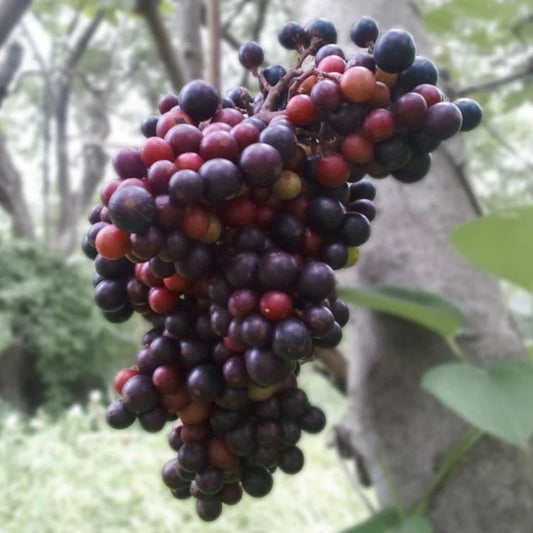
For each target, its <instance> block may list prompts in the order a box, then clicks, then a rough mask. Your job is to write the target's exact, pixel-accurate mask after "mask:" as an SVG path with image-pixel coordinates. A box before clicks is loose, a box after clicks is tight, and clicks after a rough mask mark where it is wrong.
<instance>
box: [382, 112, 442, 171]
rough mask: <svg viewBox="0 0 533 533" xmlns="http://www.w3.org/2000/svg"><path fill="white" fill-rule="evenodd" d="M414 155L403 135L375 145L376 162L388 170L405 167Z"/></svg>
mask: <svg viewBox="0 0 533 533" xmlns="http://www.w3.org/2000/svg"><path fill="white" fill-rule="evenodd" d="M436 105H440V104H436ZM433 107H435V106H433ZM412 155H413V150H412V149H411V147H410V146H409V143H408V142H407V141H406V140H405V137H403V136H402V135H395V136H394V137H392V138H390V139H389V140H387V141H384V142H381V143H378V144H376V145H375V146H374V157H375V160H376V163H379V164H380V165H381V166H382V167H383V168H384V170H387V171H391V170H396V169H397V168H400V167H403V166H404V165H405V164H406V163H407V162H408V161H409V159H410V158H411V156H412Z"/></svg>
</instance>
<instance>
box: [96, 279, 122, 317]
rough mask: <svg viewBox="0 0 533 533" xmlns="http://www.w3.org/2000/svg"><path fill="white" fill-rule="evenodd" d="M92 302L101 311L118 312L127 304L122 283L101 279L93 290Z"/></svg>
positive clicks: (119, 280)
mask: <svg viewBox="0 0 533 533" xmlns="http://www.w3.org/2000/svg"><path fill="white" fill-rule="evenodd" d="M94 301H95V302H96V305H97V306H98V307H99V308H100V309H102V310H103V311H108V312H109V311H118V310H119V309H121V308H122V307H124V306H125V305H126V303H127V302H128V294H127V292H126V285H125V283H124V281H123V280H122V279H118V280H114V279H103V280H102V281H101V282H100V283H98V285H97V286H96V287H95V289H94Z"/></svg>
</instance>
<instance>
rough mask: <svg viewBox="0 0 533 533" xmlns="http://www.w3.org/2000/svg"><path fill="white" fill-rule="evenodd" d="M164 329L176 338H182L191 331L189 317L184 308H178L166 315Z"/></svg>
mask: <svg viewBox="0 0 533 533" xmlns="http://www.w3.org/2000/svg"><path fill="white" fill-rule="evenodd" d="M165 329H166V330H167V331H168V332H169V333H170V334H171V335H173V336H174V337H176V338H177V339H183V338H184V337H187V336H188V335H189V334H190V333H191V330H192V321H191V317H190V316H189V314H188V313H187V312H186V311H185V310H183V309H178V310H176V311H174V313H172V314H171V315H167V316H166V318H165Z"/></svg>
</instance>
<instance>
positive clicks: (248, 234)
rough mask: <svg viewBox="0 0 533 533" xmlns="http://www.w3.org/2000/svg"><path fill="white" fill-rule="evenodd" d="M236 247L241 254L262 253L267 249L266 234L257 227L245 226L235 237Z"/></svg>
mask: <svg viewBox="0 0 533 533" xmlns="http://www.w3.org/2000/svg"><path fill="white" fill-rule="evenodd" d="M234 246H235V249H236V250H239V251H241V252H257V253H261V252H262V251H263V250H264V248H265V233H264V232H263V230H262V229H260V228H258V227H257V226H253V225H248V226H244V227H243V228H241V229H240V230H239V231H238V233H237V234H236V235H235V240H234Z"/></svg>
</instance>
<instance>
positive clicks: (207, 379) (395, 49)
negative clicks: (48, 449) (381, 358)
mask: <svg viewBox="0 0 533 533" xmlns="http://www.w3.org/2000/svg"><path fill="white" fill-rule="evenodd" d="M278 37H279V41H280V43H281V45H282V46H284V47H286V48H288V49H292V50H297V52H298V54H299V59H298V63H296V65H294V67H295V68H291V69H286V68H285V67H284V66H282V65H270V66H268V67H266V68H264V69H263V70H262V72H261V73H259V71H258V69H259V67H260V65H261V64H262V63H263V60H264V54H263V50H262V49H261V47H260V45H259V44H257V43H255V42H248V43H245V44H244V45H243V46H242V47H241V48H240V50H239V60H240V62H241V63H242V65H243V66H244V67H245V68H247V69H250V70H251V73H252V74H253V75H254V76H256V77H257V78H259V85H260V89H261V92H260V93H259V94H258V95H257V96H255V97H252V95H251V94H250V91H249V90H248V89H246V88H243V87H236V88H233V89H231V90H230V91H229V92H228V93H227V95H226V97H225V98H223V99H221V98H220V96H219V95H218V93H217V91H216V90H215V88H214V87H212V86H211V85H210V84H208V83H206V82H204V81H202V80H193V81H191V82H190V83H188V84H186V85H185V86H184V87H183V89H182V90H181V92H180V93H179V95H177V96H176V95H174V94H167V95H164V96H163V97H162V98H161V99H160V101H159V111H160V113H161V115H160V116H156V115H151V116H149V117H148V118H147V119H146V120H145V121H144V122H143V124H142V126H141V132H142V133H143V135H144V136H145V139H144V140H143V143H142V145H141V147H140V148H127V149H124V150H121V151H119V152H118V153H117V154H116V155H115V157H114V159H113V166H114V168H115V172H116V177H115V179H112V180H111V181H108V182H106V183H105V184H104V185H103V187H102V189H101V191H100V203H99V204H98V205H97V206H96V207H94V208H93V209H92V211H91V214H90V216H89V222H90V224H91V227H90V228H89V230H88V231H87V233H86V235H85V237H84V239H83V242H82V250H83V251H84V253H85V254H86V255H87V256H88V257H89V258H91V259H93V260H94V264H95V274H94V276H93V286H94V294H95V302H96V304H97V305H98V306H99V307H100V308H101V309H102V311H103V315H104V318H106V319H107V320H108V321H110V322H123V321H125V320H127V319H129V318H130V317H131V316H132V314H133V313H134V312H135V313H139V314H141V315H142V316H143V317H144V318H145V320H146V321H147V322H148V323H149V326H148V328H149V329H148V331H147V332H146V333H145V334H144V335H143V336H142V339H141V346H140V348H139V349H138V351H137V356H136V359H135V360H134V361H132V365H135V366H130V367H127V368H124V369H122V370H121V371H120V372H118V373H117V375H116V376H115V380H114V385H115V390H116V391H117V393H118V394H119V395H120V397H119V398H118V399H117V400H115V401H113V402H112V403H111V404H110V405H109V407H108V409H107V412H106V417H107V419H108V422H109V424H110V425H111V426H112V427H115V428H117V429H120V428H125V427H127V426H129V425H131V424H133V422H134V421H135V419H136V418H138V419H139V424H140V426H141V428H143V429H144V430H145V431H148V432H156V431H159V430H160V429H162V428H163V427H164V426H165V424H166V423H167V422H169V421H172V420H176V419H177V418H178V417H179V419H180V422H179V423H177V424H175V425H174V426H173V427H172V429H171V430H170V434H169V436H168V441H169V445H170V447H171V448H172V449H173V450H174V451H175V452H176V455H175V456H174V458H172V459H171V460H170V461H168V462H167V463H166V464H165V465H164V467H163V470H162V479H163V484H165V485H166V486H167V487H168V488H169V490H170V491H171V494H172V495H173V496H174V497H175V498H177V499H187V498H189V497H191V496H192V497H194V498H196V500H197V501H196V506H197V507H196V510H197V514H198V515H199V517H200V518H201V519H203V520H206V521H210V520H214V519H216V518H217V517H218V516H219V515H220V513H221V511H222V503H226V504H228V505H232V504H235V503H237V502H238V501H239V500H240V499H241V497H242V494H243V490H244V491H245V492H247V493H248V494H250V495H252V496H255V497H259V496H263V495H266V494H267V493H268V492H269V491H270V490H271V488H272V485H273V478H272V473H273V472H274V471H275V470H276V469H278V468H279V469H280V470H282V471H284V472H286V473H289V474H294V473H296V472H298V471H299V470H300V469H301V468H302V467H303V464H304V457H303V453H302V452H301V450H300V449H299V448H297V447H296V444H297V443H298V441H299V440H300V437H301V434H302V430H303V431H306V432H309V433H317V432H319V431H321V430H322V429H324V427H325V424H326V420H325V416H324V413H323V411H322V410H321V409H320V408H319V407H317V406H312V405H311V404H310V402H309V399H308V398H307V395H306V393H305V392H304V391H303V390H302V389H300V388H298V374H299V371H300V367H301V364H303V363H305V362H306V361H307V360H308V359H309V358H311V357H312V355H313V352H314V349H315V348H326V349H327V348H334V347H335V346H337V345H338V344H339V343H340V342H341V340H342V328H343V327H344V326H345V325H346V324H347V323H348V321H349V308H348V306H347V304H346V303H345V302H343V301H342V300H341V299H339V298H338V296H337V294H336V292H335V274H334V270H337V269H340V268H345V267H349V266H352V265H354V264H355V263H356V262H357V260H358V257H359V254H360V250H359V247H360V246H361V245H362V244H364V243H365V242H366V241H367V240H368V238H369V237H370V234H371V229H370V222H371V221H372V220H373V219H374V217H375V215H376V208H375V206H374V203H373V200H374V198H375V195H376V188H375V186H374V185H373V183H372V181H371V180H370V179H369V178H367V177H365V176H366V175H369V176H370V177H375V178H384V177H386V176H388V175H392V177H393V178H395V179H396V180H399V181H400V182H403V183H412V182H416V181H418V180H420V179H422V178H423V177H424V176H425V175H426V174H427V173H428V171H429V168H430V165H431V156H430V155H429V154H430V152H432V151H434V150H435V149H436V148H437V147H438V146H439V144H440V142H442V141H444V140H446V139H448V138H450V137H451V136H452V135H454V134H455V133H457V132H458V131H460V130H463V131H468V130H470V129H472V128H474V127H475V126H477V125H478V124H479V122H480V120H481V117H482V111H481V108H480V107H479V106H478V104H477V103H475V102H474V101H473V100H469V99H459V100H457V101H456V102H455V103H453V104H452V103H450V102H449V101H448V100H447V98H446V96H445V95H444V93H442V91H441V90H440V89H438V88H437V87H436V86H435V85H434V84H435V83H436V82H437V78H438V70H437V67H436V66H435V64H434V63H433V62H432V61H430V60H429V59H427V58H425V57H423V56H416V48H415V43H414V41H413V39H412V37H411V36H410V35H409V34H408V33H407V32H405V31H403V30H398V29H392V30H389V31H386V32H384V33H382V34H381V35H379V34H378V25H377V22H376V21H375V20H374V19H372V18H370V17H362V18H360V19H359V20H357V21H356V22H355V23H354V24H353V26H352V28H351V32H350V37H351V39H352V41H353V42H354V43H355V44H356V45H357V46H360V47H363V48H366V50H360V51H358V52H357V53H356V54H355V55H351V56H348V57H346V55H345V51H344V50H343V49H342V48H341V47H340V46H338V45H337V44H336V41H337V32H336V29H335V27H334V26H333V24H332V23H331V22H329V21H327V20H325V19H315V20H313V21H311V22H310V23H309V24H307V26H306V27H305V28H303V27H302V26H300V25H299V24H297V23H296V22H289V23H287V24H285V25H284V26H283V27H282V29H281V30H280V32H279V35H278ZM308 56H309V57H310V58H311V59H310V58H308ZM313 56H314V59H312V58H313ZM304 59H306V60H305V61H304ZM317 67H318V68H317ZM281 80H283V82H282V83H281V84H280V81H281ZM276 85H277V87H274V86H276ZM282 87H283V90H282ZM289 95H290V97H289Z"/></svg>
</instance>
